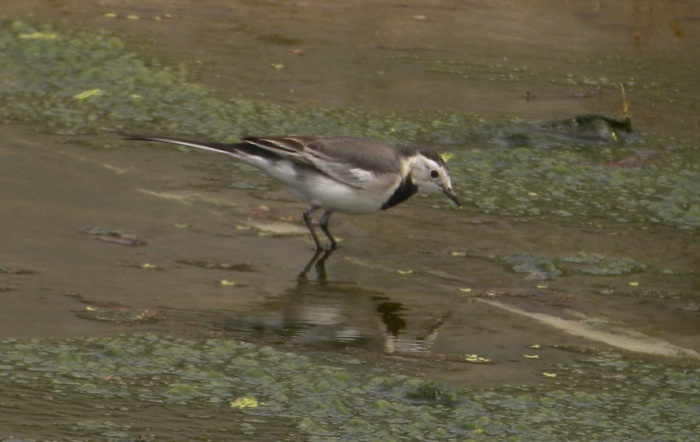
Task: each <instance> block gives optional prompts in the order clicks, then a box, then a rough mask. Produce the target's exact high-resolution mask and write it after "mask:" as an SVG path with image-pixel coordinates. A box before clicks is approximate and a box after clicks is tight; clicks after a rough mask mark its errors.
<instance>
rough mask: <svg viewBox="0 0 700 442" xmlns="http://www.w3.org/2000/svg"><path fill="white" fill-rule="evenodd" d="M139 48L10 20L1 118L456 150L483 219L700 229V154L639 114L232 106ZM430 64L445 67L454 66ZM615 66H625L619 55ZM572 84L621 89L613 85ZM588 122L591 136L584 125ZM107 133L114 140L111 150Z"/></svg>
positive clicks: (87, 128)
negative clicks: (637, 120)
mask: <svg viewBox="0 0 700 442" xmlns="http://www.w3.org/2000/svg"><path fill="white" fill-rule="evenodd" d="M135 46H136V45H132V44H130V43H129V42H128V41H126V40H125V39H123V38H120V37H118V36H115V35H113V34H109V33H106V32H96V31H86V30H82V29H76V28H72V27H68V26H64V25H58V24H48V23H37V22H35V21H33V20H25V21H9V20H3V21H0V78H2V87H1V88H0V109H1V110H2V115H3V120H2V121H4V122H22V123H25V122H26V123H32V124H35V125H39V126H40V127H42V128H43V129H44V130H46V131H50V132H52V133H55V134H62V135H71V136H75V135H84V134H96V135H101V137H98V138H97V139H92V140H88V139H86V138H85V137H82V138H81V142H82V143H87V144H93V145H94V146H95V147H97V146H105V145H107V146H113V145H114V142H115V140H116V139H117V135H116V134H122V133H129V132H132V133H133V132H139V131H147V132H157V133H167V134H173V135H175V134H186V135H187V136H190V137H202V138H208V139H216V140H220V141H231V140H235V139H237V138H238V137H239V136H241V135H246V134H251V133H252V134H255V133H308V134H316V135H352V136H363V137H371V138H378V139H384V140H389V141H394V142H407V141H410V142H425V143H430V144H435V145H438V146H441V148H442V149H443V150H450V151H452V152H453V153H454V155H453V158H452V160H451V161H450V163H449V164H450V168H451V169H452V171H453V172H452V175H453V184H454V187H455V189H456V191H457V192H458V193H459V194H460V197H461V199H462V200H463V203H464V204H465V205H467V206H469V207H470V208H471V209H473V210H476V211H479V212H483V213H492V214H498V215H503V216H511V217H515V218H518V219H553V220H560V221H566V222H569V223H578V224H598V223H600V222H613V223H625V224H628V223H642V224H644V225H646V226H653V225H665V226H671V227H676V228H681V229H690V230H696V229H697V228H698V227H700V179H698V177H700V161H698V151H697V148H696V147H695V146H694V145H693V143H692V142H689V141H687V140H682V139H674V138H669V137H662V136H657V135H654V134H644V135H642V134H639V133H632V132H630V126H629V124H627V123H629V120H619V119H613V118H607V117H604V116H598V117H596V118H593V119H592V120H591V116H578V117H571V118H564V117H567V116H562V119H559V120H557V121H553V122H549V123H548V122H528V121H523V120H520V119H510V120H507V119H503V118H491V119H485V118H483V117H479V116H476V115H468V114H458V113H445V112H427V111H413V112H390V111H382V112H378V111H377V112H365V111H359V110H355V109H332V108H297V107H291V106H282V105H276V104H271V103H265V102H258V101H253V100H246V99H240V98H235V99H223V98H220V97H219V96H217V94H216V92H215V91H212V90H210V89H208V88H206V87H205V86H203V85H201V84H197V83H196V82H195V81H194V79H195V78H196V69H197V65H196V63H190V64H189V65H188V64H179V65H174V66H173V65H164V64H163V63H161V62H160V61H159V60H157V59H155V58H154V57H150V56H146V55H143V54H139V53H137V52H135V51H134V49H132V47H135ZM430 63H431V65H434V67H435V66H437V68H438V69H443V68H444V67H445V66H447V65H450V63H447V62H434V61H431V62H430ZM606 63H610V64H612V65H615V66H618V64H619V60H616V59H610V60H607V61H606ZM618 67H619V66H618ZM477 69H478V66H477ZM489 69H492V70H494V71H498V70H502V69H505V68H504V67H503V66H500V67H499V66H492V67H490V68H489ZM616 69H617V68H616ZM511 74H512V75H510V74H509V75H507V77H508V78H506V80H507V81H517V80H518V78H521V77H522V76H526V77H527V76H530V75H533V73H532V69H528V68H527V67H518V68H517V69H516V70H515V71H513V72H512V73H511ZM601 78H602V77H601ZM575 81H576V82H577V83H583V84H589V83H590V84H599V85H600V84H603V85H604V86H607V87H610V88H612V87H616V86H615V81H613V80H607V79H606V81H603V80H601V79H598V80H596V81H588V80H586V79H576V80H575ZM624 82H625V83H626V84H627V85H628V86H629V85H630V84H631V83H633V82H634V80H633V79H629V78H626V79H624ZM640 87H641V86H640ZM659 87H661V86H659ZM649 88H651V89H654V90H656V89H655V88H652V87H651V86H649ZM645 90H646V89H645ZM591 121H592V122H593V123H594V124H592V125H591V127H590V128H589V127H587V124H583V123H582V122H585V123H590V122H591ZM572 122H573V123H575V124H573V126H572ZM602 123H605V124H604V125H603V126H604V127H601V124H602ZM623 123H624V124H623ZM582 127H584V133H581V132H580V130H581V128H582ZM105 135H110V136H111V137H112V138H113V140H112V141H110V142H105V141H104V140H105V138H104V137H105ZM227 170H228V168H227ZM440 204H443V205H445V206H446V205H447V203H445V202H440Z"/></svg>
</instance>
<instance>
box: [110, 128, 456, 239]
mask: <svg viewBox="0 0 700 442" xmlns="http://www.w3.org/2000/svg"><path fill="white" fill-rule="evenodd" d="M124 139H125V140H136V141H156V142H161V143H169V144H177V145H181V146H187V147H193V148H197V149H202V150H205V151H211V152H218V153H223V154H226V155H229V156H232V157H234V158H235V159H237V160H240V161H242V162H243V163H246V164H248V165H250V166H253V167H256V168H258V169H260V170H262V171H263V172H265V173H266V174H267V175H269V176H270V177H272V178H274V179H276V180H278V181H281V182H282V183H284V184H285V185H286V186H287V188H288V189H289V190H290V191H291V192H292V193H293V194H294V195H295V196H296V197H297V198H298V199H300V200H302V201H305V202H306V203H308V204H309V205H308V207H307V209H306V210H305V211H304V212H303V220H304V224H306V227H307V228H308V230H309V232H310V233H311V237H312V238H313V240H314V243H315V244H316V250H317V251H321V250H324V249H323V246H322V244H321V241H320V240H319V238H318V236H317V235H316V231H315V230H314V227H313V225H312V214H313V213H314V212H315V211H317V210H319V209H322V210H323V214H322V215H321V217H320V218H319V222H318V223H319V227H320V228H321V230H322V231H323V233H324V234H325V235H326V237H327V238H328V240H329V242H330V245H329V249H328V250H335V249H336V248H337V246H338V242H337V241H336V239H335V238H334V237H333V235H332V234H331V232H330V230H329V228H328V223H329V221H330V218H331V215H332V214H333V213H334V212H338V213H345V214H368V213H373V212H378V211H381V210H386V209H389V208H391V207H394V206H396V205H397V204H400V203H402V202H404V201H406V200H407V199H408V198H410V197H411V196H413V195H415V194H416V193H417V192H419V191H421V192H435V191H441V192H443V193H444V194H445V195H447V197H448V198H450V199H451V200H452V201H453V202H454V203H455V204H456V205H457V206H459V207H461V206H462V205H461V203H460V202H459V199H458V198H457V196H456V195H455V193H454V192H453V190H452V183H451V181H450V174H449V171H448V169H447V164H446V163H445V161H444V160H443V158H442V157H441V156H440V154H438V153H437V152H435V151H433V150H431V149H429V148H426V147H423V146H420V145H412V144H408V145H392V144H388V143H384V142H381V141H376V140H372V139H365V138H354V137H315V136H246V137H242V138H241V141H240V142H238V143H220V142H210V141H197V140H191V139H186V138H176V137H169V136H151V135H127V136H124Z"/></svg>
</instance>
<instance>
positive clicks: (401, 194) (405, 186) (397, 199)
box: [382, 175, 418, 210]
mask: <svg viewBox="0 0 700 442" xmlns="http://www.w3.org/2000/svg"><path fill="white" fill-rule="evenodd" d="M416 192H418V186H416V185H415V184H413V180H411V176H410V175H409V176H407V177H406V178H405V179H404V180H403V181H401V184H399V187H397V188H396V190H394V193H393V194H391V196H390V197H389V199H388V200H387V201H386V202H385V203H384V204H382V210H386V209H389V208H391V207H394V206H395V205H397V204H400V203H402V202H404V201H406V200H407V199H409V198H410V197H412V196H413V195H415V194H416Z"/></svg>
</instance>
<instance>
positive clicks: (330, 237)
mask: <svg viewBox="0 0 700 442" xmlns="http://www.w3.org/2000/svg"><path fill="white" fill-rule="evenodd" d="M331 215H333V212H331V211H330V210H326V211H325V212H323V216H321V219H320V220H318V225H319V226H321V230H323V233H325V234H326V236H327V237H328V240H329V241H330V242H331V248H330V250H335V249H336V248H337V247H338V243H337V242H336V240H335V238H333V235H331V231H330V230H328V221H330V220H331Z"/></svg>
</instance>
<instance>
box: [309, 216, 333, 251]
mask: <svg viewBox="0 0 700 442" xmlns="http://www.w3.org/2000/svg"><path fill="white" fill-rule="evenodd" d="M316 209H318V206H314V205H311V206H309V208H308V209H306V210H304V224H306V227H307V228H308V229H309V233H311V237H312V238H313V239H314V242H315V243H316V250H318V251H320V250H323V246H321V241H319V240H318V236H316V231H315V230H314V226H312V225H311V214H312V213H314V210H316ZM323 216H324V217H325V216H326V215H325V214H324V215H323ZM321 219H323V218H321ZM326 228H327V227H326ZM321 229H323V231H324V233H326V235H328V232H326V229H324V228H323V225H321Z"/></svg>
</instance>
